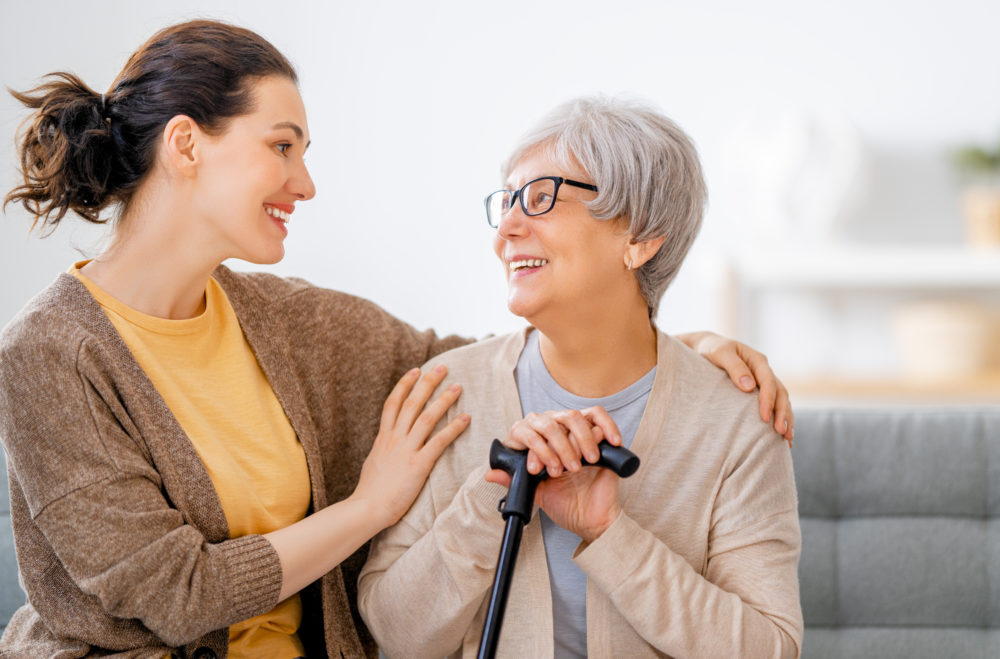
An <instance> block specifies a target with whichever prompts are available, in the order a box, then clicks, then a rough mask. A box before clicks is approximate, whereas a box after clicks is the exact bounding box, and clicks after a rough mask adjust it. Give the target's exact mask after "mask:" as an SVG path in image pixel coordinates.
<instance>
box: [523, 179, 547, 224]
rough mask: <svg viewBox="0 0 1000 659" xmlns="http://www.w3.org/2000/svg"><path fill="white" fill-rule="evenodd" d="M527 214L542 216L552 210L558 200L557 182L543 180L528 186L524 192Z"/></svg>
mask: <svg viewBox="0 0 1000 659" xmlns="http://www.w3.org/2000/svg"><path fill="white" fill-rule="evenodd" d="M521 194H522V195H523V203H524V210H525V213H526V214H528V215H541V214H542V213H546V212H548V211H549V209H551V208H552V204H553V203H555V199H556V182H555V181H553V180H552V179H550V178H543V179H539V180H537V181H533V182H532V183H530V184H528V185H526V186H525V187H524V189H523V190H522V192H521Z"/></svg>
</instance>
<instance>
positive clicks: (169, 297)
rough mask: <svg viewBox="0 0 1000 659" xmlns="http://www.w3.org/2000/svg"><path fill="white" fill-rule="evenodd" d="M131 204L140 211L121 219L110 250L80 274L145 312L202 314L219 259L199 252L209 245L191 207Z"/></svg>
mask: <svg viewBox="0 0 1000 659" xmlns="http://www.w3.org/2000/svg"><path fill="white" fill-rule="evenodd" d="M135 205H136V206H139V207H141V208H142V209H143V211H144V212H143V213H142V214H136V215H134V216H131V217H128V218H123V222H122V225H121V226H120V227H119V229H118V230H117V231H116V233H115V236H114V238H113V239H112V241H111V244H110V245H109V246H108V248H107V249H105V250H104V251H103V252H102V253H101V254H100V256H98V257H97V258H96V259H94V260H93V261H91V262H89V263H88V264H87V265H85V266H84V267H83V268H82V270H81V272H83V274H84V275H86V276H87V277H88V278H90V279H91V280H92V281H93V282H94V283H96V284H97V285H98V286H100V287H101V288H102V289H104V290H105V291H107V292H108V294H109V295H111V296H112V297H114V298H115V299H117V300H120V301H121V302H123V303H124V304H127V305H128V306H130V307H132V308H133V309H135V310H136V311H140V312H142V313H144V314H147V315H150V316H156V317H159V318H169V319H174V320H179V319H184V318H193V317H195V316H197V315H199V314H200V313H202V312H203V311H204V310H205V289H206V287H207V286H208V279H209V277H210V276H211V274H212V271H213V270H215V268H216V267H218V265H219V264H220V263H221V262H222V259H221V258H220V257H218V256H212V255H209V254H206V253H205V252H204V251H199V246H200V245H204V244H206V242H207V241H202V240H200V239H199V235H198V231H197V227H196V226H192V225H193V224H194V223H193V222H191V221H190V209H185V208H179V207H177V205H176V204H169V203H166V204H165V203H156V202H154V203H141V204H135ZM151 209H152V210H151ZM146 210H151V212H145V211H146Z"/></svg>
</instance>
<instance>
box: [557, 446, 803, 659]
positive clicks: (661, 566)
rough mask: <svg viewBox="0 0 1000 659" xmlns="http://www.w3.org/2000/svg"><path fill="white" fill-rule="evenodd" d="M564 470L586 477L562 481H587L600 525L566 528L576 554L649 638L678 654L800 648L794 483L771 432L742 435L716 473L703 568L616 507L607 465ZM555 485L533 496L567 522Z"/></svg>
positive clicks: (784, 652) (790, 653)
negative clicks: (741, 451)
mask: <svg viewBox="0 0 1000 659" xmlns="http://www.w3.org/2000/svg"><path fill="white" fill-rule="evenodd" d="M651 467H652V465H646V469H647V470H650V471H647V474H646V479H647V480H648V479H650V478H654V479H655V478H656V474H655V469H651ZM569 479H577V480H578V481H584V482H583V483H580V482H578V483H576V484H575V486H574V487H570V486H569V484H568V483H567V485H565V486H563V488H562V489H563V490H570V489H575V490H580V487H579V486H580V485H581V484H582V485H583V486H584V488H586V487H587V486H588V483H587V481H592V482H593V484H594V486H595V487H593V488H590V489H591V491H589V492H586V493H584V494H582V495H580V497H579V498H580V500H581V502H582V503H585V504H586V505H583V506H581V508H585V509H587V510H588V512H590V513H593V514H592V515H591V518H592V519H591V522H593V523H595V524H597V528H587V523H586V522H584V524H583V526H582V527H578V528H576V529H571V530H575V531H576V532H577V533H578V534H579V535H581V537H583V538H584V540H585V542H584V543H582V544H581V546H580V548H579V549H578V550H577V552H576V554H575V555H574V558H573V560H574V561H575V562H576V564H577V565H578V566H579V567H580V568H581V569H582V570H583V571H584V573H586V575H587V579H588V580H589V581H590V582H592V583H593V584H594V585H595V586H596V587H597V588H598V589H600V590H601V591H602V592H603V593H604V594H605V595H606V596H607V597H608V599H609V600H610V601H611V603H612V605H613V606H614V607H615V608H616V609H617V610H618V612H619V613H620V614H621V615H622V616H623V617H624V618H625V619H626V620H627V621H628V623H629V624H630V625H631V627H632V628H633V629H635V631H636V632H637V633H638V634H639V635H640V636H641V637H642V638H643V639H644V640H645V641H646V642H647V643H649V644H650V645H652V646H653V647H655V648H657V649H658V650H660V651H662V652H664V653H666V654H669V655H671V656H676V657H716V656H718V657H736V656H752V657H795V656H797V655H798V653H799V650H800V646H801V639H802V618H801V610H800V606H799V592H798V578H797V567H798V556H799V547H800V535H799V527H798V519H797V514H796V496H795V483H794V479H793V475H792V463H791V456H790V454H789V452H788V450H787V449H786V448H785V447H784V446H783V445H782V444H781V443H779V442H778V441H777V438H776V437H775V436H774V435H769V436H768V437H760V438H759V439H757V440H756V441H754V442H752V443H751V444H749V449H748V450H747V451H746V453H745V455H743V456H740V457H739V459H737V460H735V461H734V468H733V469H732V471H731V473H729V474H728V475H727V476H726V478H725V479H724V480H723V481H722V483H721V486H720V488H719V492H718V495H717V496H716V497H715V499H714V503H713V508H712V511H711V526H710V529H709V537H708V551H707V556H706V563H705V565H704V567H703V571H702V573H701V574H700V573H699V572H698V571H696V570H695V569H694V568H692V566H691V564H689V562H688V561H687V560H686V559H685V558H684V557H682V556H681V555H679V554H678V553H676V552H675V551H673V550H672V549H671V547H670V542H669V539H668V536H669V534H664V533H662V532H661V533H654V532H652V531H651V530H649V529H647V528H644V527H643V525H642V524H640V523H639V522H638V521H636V518H635V517H633V516H630V515H629V514H626V513H624V512H621V508H620V507H617V505H616V504H617V479H616V478H615V477H614V476H613V475H611V474H610V472H607V471H606V470H585V471H583V472H580V473H578V474H572V475H571V476H570V477H569V478H567V477H563V478H560V479H555V481H550V482H551V483H552V485H553V486H554V485H555V484H556V482H557V481H560V480H567V481H568V480H569ZM663 486H669V484H663ZM554 489H555V488H550V487H549V486H548V484H546V487H545V488H540V490H539V492H540V496H541V497H542V500H541V501H539V503H540V505H541V506H542V508H543V509H545V510H546V512H547V513H548V514H549V515H550V517H553V519H554V520H555V521H556V522H557V523H560V524H566V525H567V526H573V525H574V524H573V523H570V522H569V521H568V520H567V519H565V518H566V517H568V516H571V515H573V511H572V510H569V509H566V510H559V509H558V504H559V502H557V501H553V500H551V499H552V498H553V497H554V496H555V495H556V492H554V491H553V490H554ZM654 489H655V488H654ZM547 499H549V500H547ZM562 503H563V504H564V505H565V503H566V502H565V501H563V502H562ZM602 507H603V508H605V509H606V512H609V513H610V514H611V515H613V519H612V521H611V523H610V525H608V526H607V527H606V528H600V520H601V518H602V515H601V514H600V511H599V510H595V509H600V508H602ZM632 507H633V508H635V505H633V506H632ZM577 512H579V511H577ZM637 514H639V513H637ZM557 518H559V519H557ZM595 535H596V537H595ZM588 539H589V540H590V541H589V542H587V540H588Z"/></svg>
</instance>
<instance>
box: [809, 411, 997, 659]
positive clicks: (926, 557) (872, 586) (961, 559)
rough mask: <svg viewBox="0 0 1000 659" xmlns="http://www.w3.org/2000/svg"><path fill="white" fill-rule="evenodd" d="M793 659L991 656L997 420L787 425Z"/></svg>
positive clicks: (823, 419)
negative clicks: (794, 499)
mask: <svg viewBox="0 0 1000 659" xmlns="http://www.w3.org/2000/svg"><path fill="white" fill-rule="evenodd" d="M795 436H796V439H795V448H794V449H793V457H794V462H795V478H796V485H797V487H798V492H799V515H800V521H801V525H802V558H801V561H800V564H799V577H800V584H801V592H802V611H803V616H804V618H805V623H806V634H805V639H804V646H803V656H804V657H862V656H878V657H940V656H962V657H996V656H1000V654H998V653H996V652H995V651H996V650H997V648H998V645H997V643H998V634H1000V519H998V515H997V513H998V511H1000V407H966V406H955V407H941V408H921V407H885V408H806V409H800V410H798V411H797V414H796V431H795Z"/></svg>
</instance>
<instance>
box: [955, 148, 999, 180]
mask: <svg viewBox="0 0 1000 659" xmlns="http://www.w3.org/2000/svg"><path fill="white" fill-rule="evenodd" d="M955 166H956V167H957V168H958V170H959V171H960V172H962V173H964V174H969V175H972V176H984V175H986V176H991V175H997V174H1000V144H997V145H996V147H995V148H989V147H982V146H972V145H969V146H964V147H962V148H960V149H958V150H956V151H955Z"/></svg>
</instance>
